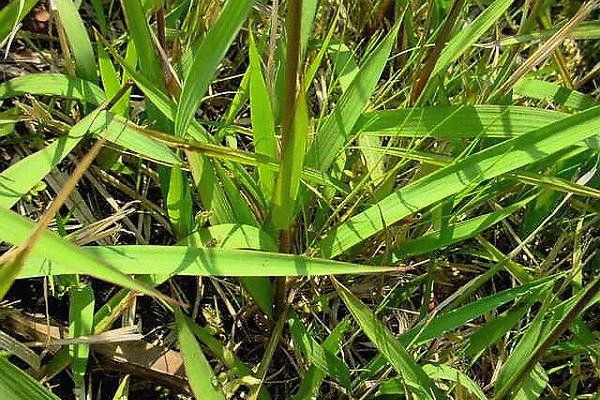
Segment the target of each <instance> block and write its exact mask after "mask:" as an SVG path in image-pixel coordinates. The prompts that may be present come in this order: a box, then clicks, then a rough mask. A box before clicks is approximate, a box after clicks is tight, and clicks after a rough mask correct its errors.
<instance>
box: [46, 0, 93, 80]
mask: <svg viewBox="0 0 600 400" xmlns="http://www.w3.org/2000/svg"><path fill="white" fill-rule="evenodd" d="M53 4H54V6H55V7H56V10H57V11H58V16H59V19H60V24H61V25H62V26H63V28H64V30H65V34H66V35H67V40H68V41H69V45H70V46H71V50H72V51H73V57H74V58H75V67H76V70H77V75H79V77H80V78H83V79H85V80H88V81H90V82H96V81H97V80H98V75H97V68H96V57H95V56H94V49H93V47H92V43H91V42H90V37H89V36H88V33H87V31H86V29H85V25H84V24H83V21H82V19H81V16H80V15H79V12H78V11H77V8H76V7H75V3H73V1H72V0H55V1H54V3H53Z"/></svg>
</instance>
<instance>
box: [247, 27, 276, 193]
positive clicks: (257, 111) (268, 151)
mask: <svg viewBox="0 0 600 400" xmlns="http://www.w3.org/2000/svg"><path fill="white" fill-rule="evenodd" d="M248 51H249V52H250V67H249V71H250V116H251V118H252V132H253V135H254V149H255V151H256V153H258V154H263V155H265V156H268V157H271V158H272V159H274V160H276V159H277V141H276V139H275V120H274V117H273V108H272V106H271V96H270V95H269V91H268V90H267V84H266V82H265V79H264V76H263V72H262V67H261V58H260V54H259V53H258V49H257V48H256V43H255V42H254V37H253V36H252V33H250V35H249V50H248ZM275 177H276V174H275V173H274V172H273V171H269V170H267V169H265V168H264V167H261V166H259V167H258V178H259V182H260V186H261V189H262V192H263V195H264V197H265V199H270V198H271V194H272V193H273V187H274V185H275Z"/></svg>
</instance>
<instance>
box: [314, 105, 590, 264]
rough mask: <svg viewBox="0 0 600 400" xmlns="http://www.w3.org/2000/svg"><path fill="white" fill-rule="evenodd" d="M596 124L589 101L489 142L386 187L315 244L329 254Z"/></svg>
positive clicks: (571, 141) (578, 137)
mask: <svg viewBox="0 0 600 400" xmlns="http://www.w3.org/2000/svg"><path fill="white" fill-rule="evenodd" d="M599 128H600V108H598V107H595V108H591V109H588V110H586V111H583V112H581V113H580V114H577V115H574V116H572V117H568V118H564V119H561V120H559V121H557V122H554V123H552V124H549V125H547V126H545V127H542V128H540V129H537V130H535V131H532V132H529V133H527V134H524V135H522V136H519V137H516V138H513V139H510V140H507V141H505V142H502V143H499V144H497V145H495V146H492V147H489V148H487V149H485V150H482V151H480V152H478V153H476V154H473V155H471V156H469V157H466V158H464V159H463V160H461V161H459V162H456V163H454V164H452V165H450V166H448V167H445V168H442V169H440V170H437V171H436V172H434V173H432V174H429V175H427V176H425V177H423V178H421V179H419V180H417V181H415V182H412V183H411V184H409V185H407V186H405V187H403V188H402V189H400V190H398V191H397V192H395V193H392V194H391V195H389V196H388V197H386V198H384V199H383V200H381V201H380V202H378V203H377V204H376V205H374V206H372V207H370V208H368V209H367V210H365V211H363V212H362V213H360V214H358V215H356V216H354V217H352V218H351V219H349V220H348V221H346V222H344V223H343V224H342V225H340V226H339V227H337V228H336V229H334V230H333V231H331V232H330V233H329V234H328V236H327V237H326V238H325V239H324V240H323V241H321V243H320V245H319V247H320V248H321V250H322V251H323V254H324V255H325V256H327V257H335V256H337V255H339V254H341V253H343V252H344V251H346V250H348V249H350V248H351V247H352V246H354V245H356V244H358V243H360V242H362V241H363V240H365V239H367V238H369V237H371V236H373V235H374V234H376V233H378V232H380V231H381V230H383V229H385V227H386V226H390V225H392V224H394V223H395V222H397V221H399V220H400V219H402V218H405V217H407V216H409V215H411V214H413V213H415V212H417V211H419V210H421V209H423V208H425V207H427V206H430V205H432V204H434V203H436V202H438V201H440V200H443V199H445V198H447V197H448V196H451V195H453V194H456V193H459V192H462V191H464V190H466V189H469V188H473V187H475V186H476V185H478V184H480V183H481V182H483V181H485V180H487V179H491V178H494V177H496V176H499V175H502V174H504V173H506V172H510V171H513V170H515V169H518V168H520V167H523V166H526V165H528V164H531V163H533V162H535V161H538V160H541V159H543V158H545V157H547V156H549V155H551V154H553V153H556V152H558V151H560V150H562V149H565V148H568V147H570V146H573V145H575V144H576V143H577V142H579V141H582V140H585V139H587V138H588V137H591V136H594V135H596V134H597V133H596V132H597V130H598V129H599Z"/></svg>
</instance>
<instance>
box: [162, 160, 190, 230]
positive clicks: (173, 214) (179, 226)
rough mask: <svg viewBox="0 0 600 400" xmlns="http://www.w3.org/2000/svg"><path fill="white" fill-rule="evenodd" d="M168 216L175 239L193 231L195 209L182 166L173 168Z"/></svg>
mask: <svg viewBox="0 0 600 400" xmlns="http://www.w3.org/2000/svg"><path fill="white" fill-rule="evenodd" d="M167 215H168V216H169V219H170V220H171V224H172V226H173V232H174V234H175V238H177V239H182V238H184V237H186V236H187V235H188V234H189V233H190V232H191V231H192V221H193V218H194V209H193V204H192V194H191V192H190V188H189V186H188V179H187V175H186V174H185V173H184V172H183V171H182V170H181V166H179V165H175V166H173V167H172V168H171V171H170V179H169V193H167Z"/></svg>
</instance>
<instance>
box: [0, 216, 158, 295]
mask: <svg viewBox="0 0 600 400" xmlns="http://www.w3.org/2000/svg"><path fill="white" fill-rule="evenodd" d="M0 223H2V224H3V225H5V226H10V227H11V229H3V230H1V231H0V240H2V241H5V242H7V243H10V244H12V245H13V246H20V245H22V244H23V243H24V242H25V240H26V239H27V237H28V236H29V234H30V232H31V231H32V230H33V229H34V228H35V223H34V222H33V221H31V220H29V219H27V218H25V217H22V216H20V215H18V214H16V213H14V212H12V211H10V210H7V209H5V208H2V207H0ZM36 256H37V257H41V258H44V259H45V258H46V257H47V258H49V259H51V260H59V261H60V263H61V265H62V268H63V273H64V274H65V275H67V274H83V275H89V276H92V277H94V278H98V279H101V280H104V281H107V282H111V283H114V284H115V285H119V286H122V287H125V288H128V289H131V290H135V291H139V292H141V293H145V294H148V295H150V296H153V297H156V298H158V299H162V300H167V298H166V297H165V296H164V295H162V294H161V293H159V292H157V291H156V290H154V289H152V288H150V287H148V286H147V285H145V284H142V283H140V282H139V281H137V280H135V279H133V278H131V277H129V276H127V275H125V274H123V273H121V272H119V271H118V270H117V269H115V268H113V267H112V266H110V265H109V264H107V263H106V262H105V261H104V260H102V259H99V258H97V257H95V256H94V255H92V254H90V253H89V252H86V251H85V250H83V249H82V248H80V247H77V246H75V245H73V244H72V243H70V242H68V241H66V240H65V239H63V238H61V237H60V236H58V235H56V234H55V233H54V232H51V231H46V232H44V233H43V234H42V236H41V237H40V239H39V240H38V242H37V244H36V246H35V247H34V248H33V250H32V253H31V255H30V258H29V259H34V258H35V257H36ZM39 265H40V264H39V262H38V265H37V266H38V267H39ZM48 267H49V266H48V264H47V263H46V268H48ZM34 269H35V268H34ZM3 270H5V268H2V269H0V271H3ZM143 273H144V272H141V274H143ZM43 275H45V274H43Z"/></svg>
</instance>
